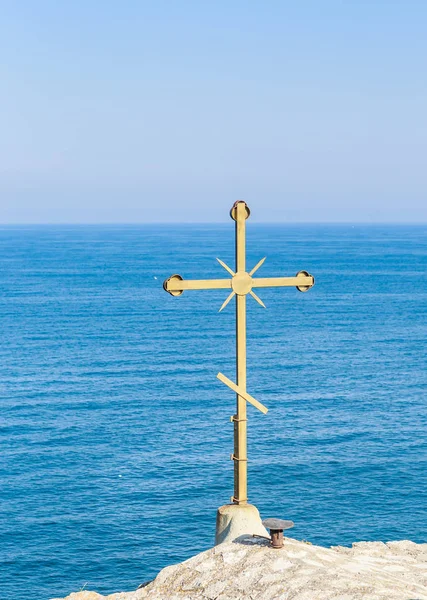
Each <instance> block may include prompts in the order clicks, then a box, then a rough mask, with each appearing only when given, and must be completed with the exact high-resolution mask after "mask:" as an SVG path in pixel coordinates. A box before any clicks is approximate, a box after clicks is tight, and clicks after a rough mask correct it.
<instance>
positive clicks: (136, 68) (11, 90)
mask: <svg viewBox="0 0 427 600" xmlns="http://www.w3.org/2000/svg"><path fill="white" fill-rule="evenodd" d="M426 25H427V2H425V0H419V1H413V0H406V1H393V0H384V1H377V0H368V1H365V0H353V1H351V0H348V1H346V0H341V1H338V0H322V1H319V0H313V1H309V0H301V1H299V2H295V1H292V2H290V1H289V2H288V1H286V0H281V1H269V0H264V1H256V2H253V1H250V0H245V1H240V0H236V1H234V0H225V1H223V0H216V1H215V2H213V1H212V2H209V1H204V0H198V1H187V0H175V1H164V0H152V1H150V2H148V1H144V0H123V1H121V2H117V1H109V0H102V1H101V0H84V1H82V0H73V2H58V1H57V0H53V1H48V0H33V1H25V0H18V1H17V0H3V1H2V2H1V18H0V55H1V60H0V223H3V224H8V223H147V222H156V223H168V222H224V221H228V219H229V216H228V211H229V208H230V206H231V205H232V203H233V202H234V201H235V200H237V199H244V200H246V202H247V203H248V205H249V206H250V207H251V211H252V217H251V220H252V219H253V220H254V221H258V222H368V223H371V222H372V223H375V222H397V223H399V222H427V158H426V157H427V35H426Z"/></svg>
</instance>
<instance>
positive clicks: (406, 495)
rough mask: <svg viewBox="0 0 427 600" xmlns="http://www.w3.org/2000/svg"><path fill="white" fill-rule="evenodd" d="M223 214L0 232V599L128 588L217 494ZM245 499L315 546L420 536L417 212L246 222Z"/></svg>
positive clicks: (167, 553)
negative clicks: (251, 399)
mask: <svg viewBox="0 0 427 600" xmlns="http://www.w3.org/2000/svg"><path fill="white" fill-rule="evenodd" d="M233 240H234V232H233V224H232V222H230V224H229V225H226V224H224V225H215V226H195V225H192V226H189V225H188V226H116V227H108V226H103V227H101V226H73V227H71V226H56V227H51V226H49V227H48V226H40V227H2V228H0V333H1V345H0V399H1V414H0V417H1V428H0V444H1V454H0V462H1V464H0V486H1V503H0V523H1V526H0V557H1V570H0V596H1V598H2V600H12V599H16V598H19V599H20V600H30V599H31V600H38V599H40V600H41V599H46V598H52V597H58V596H65V595H66V594H68V593H70V592H71V591H78V590H80V589H82V588H84V589H94V590H97V591H98V592H100V593H111V592H114V591H119V590H131V589H135V588H136V587H137V586H138V585H139V584H140V583H141V582H143V581H146V580H147V579H150V578H152V577H153V576H155V575H156V573H157V572H158V571H159V570H160V569H161V568H162V567H164V566H166V565H169V564H171V563H174V562H177V561H181V560H183V559H186V558H188V557H190V556H191V555H193V554H195V553H197V552H200V551H202V550H205V549H207V548H209V547H210V546H211V545H212V542H213V536H214V527H215V512H216V509H217V507H218V506H220V505H222V504H224V503H227V502H228V501H229V498H230V495H231V494H232V492H233V465H232V462H231V461H230V460H229V454H230V452H232V449H233V442H232V435H233V432H232V425H231V423H230V421H229V417H230V415H232V414H233V413H234V403H235V398H234V394H233V393H232V392H230V390H228V388H226V387H225V386H224V385H223V384H221V383H220V382H219V381H218V380H217V379H216V377H215V376H216V373H217V372H218V371H222V372H223V373H225V374H226V375H227V376H228V377H230V378H231V379H234V368H235V364H234V352H235V350H234V303H230V304H229V305H228V306H227V308H226V309H225V310H224V311H223V312H222V313H220V314H218V308H219V307H220V305H221V303H222V302H223V300H224V299H225V297H226V292H225V291H221V290H219V291H197V292H185V293H184V294H183V295H182V296H181V297H179V298H173V297H172V296H170V295H169V294H167V293H165V292H164V291H163V289H162V282H163V279H165V278H166V277H167V276H169V275H170V274H172V273H180V274H181V275H183V276H184V277H185V278H211V277H212V278H218V277H224V276H225V277H227V274H226V273H225V271H223V270H222V269H221V267H220V266H219V265H218V264H217V262H216V261H215V257H216V256H218V257H220V258H222V259H223V260H224V261H226V262H227V263H228V264H230V265H233V264H234V258H233V253H234V242H233ZM247 249H248V265H249V266H252V265H255V263H256V262H258V260H259V259H260V258H261V257H262V256H264V255H267V260H266V262H265V263H264V265H263V266H262V267H261V270H260V271H259V272H258V274H259V276H265V277H268V276H279V275H282V276H283V275H293V274H295V273H296V272H297V271H299V270H300V269H306V270H308V271H309V272H311V273H312V274H314V275H315V277H316V285H315V287H314V288H313V289H312V290H310V291H309V292H308V293H306V294H301V293H299V292H298V291H296V290H295V289H263V290H259V295H260V296H261V297H262V299H263V300H264V302H265V304H266V305H267V310H264V309H262V308H261V307H260V306H259V305H258V304H256V303H255V302H254V301H253V300H252V299H251V298H248V391H249V392H250V393H251V394H252V395H253V396H255V397H256V398H257V399H258V400H260V401H261V402H263V403H264V404H266V405H267V406H268V407H269V412H268V414H267V415H262V414H261V413H259V412H258V411H256V410H255V409H253V408H252V407H251V406H249V407H248V412H249V423H248V426H249V434H248V443H249V458H250V462H249V499H250V501H251V502H253V503H254V504H256V505H257V506H258V508H259V509H260V512H261V515H262V517H269V516H274V517H282V518H286V519H292V520H294V521H295V524H296V525H295V528H294V529H293V530H292V532H291V535H292V536H293V537H296V538H298V539H307V540H310V541H311V542H313V543H316V544H323V545H331V544H343V545H349V544H351V542H353V541H357V540H383V541H387V540H396V539H405V538H409V539H412V540H414V541H416V542H425V541H426V531H427V511H426V492H427V476H426V462H427V444H426V431H427V408H426V394H427V369H426V367H427V359H426V337H427V276H426V271H427V226H365V225H354V226H352V225H339V226H338V225H334V226H332V225H315V226H314V225H312V226H310V225H280V226H279V225H277V226H265V225H264V226H262V225H256V224H251V222H250V221H248V232H247Z"/></svg>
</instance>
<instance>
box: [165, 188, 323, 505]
mask: <svg viewBox="0 0 427 600" xmlns="http://www.w3.org/2000/svg"><path fill="white" fill-rule="evenodd" d="M249 215H250V211H249V208H248V206H247V204H246V202H243V201H242V200H239V201H237V202H235V203H234V205H233V207H232V208H231V211H230V216H231V218H232V219H233V220H234V221H235V222H236V271H235V272H234V271H232V270H231V269H230V267H228V266H227V265H226V264H225V263H224V262H223V261H222V260H220V259H219V258H217V261H218V262H219V264H220V265H221V266H222V267H224V269H225V270H226V271H228V273H229V274H230V275H231V279H197V280H184V279H183V278H182V277H181V275H172V276H171V277H169V279H166V281H165V282H164V283H163V287H164V289H165V290H166V291H167V292H169V294H172V296H180V295H181V294H182V293H183V291H184V290H213V289H225V290H226V289H231V290H232V291H231V292H230V294H229V296H228V297H227V298H226V300H225V302H224V303H223V305H222V306H221V308H220V309H219V310H220V311H221V310H223V308H225V307H226V306H227V304H228V303H229V302H230V300H231V299H232V298H233V297H234V296H236V337H237V342H236V375H237V384H235V383H233V382H232V381H231V380H230V379H228V377H226V376H225V375H223V374H222V373H218V375H217V377H218V379H219V380H220V381H222V382H223V383H225V385H227V386H228V387H229V388H230V389H231V390H233V391H234V392H235V393H236V397H237V411H236V414H235V415H233V416H232V417H231V421H232V422H233V423H234V453H233V454H232V455H231V458H232V459H233V460H234V496H232V498H231V501H232V502H233V503H235V504H246V503H247V500H248V499H247V461H248V458H247V438H246V431H247V415H246V402H249V403H250V404H252V405H253V406H255V407H256V408H258V410H260V411H261V412H263V413H264V414H265V413H266V412H267V410H268V409H267V408H266V407H265V406H264V405H263V404H261V403H260V402H258V401H257V400H255V398H253V397H252V396H250V395H249V394H248V393H247V391H246V296H247V294H250V295H251V296H252V298H254V299H255V300H256V301H257V302H258V303H259V304H260V305H261V306H263V307H264V308H265V305H264V303H263V301H262V300H261V299H260V298H259V297H258V296H257V295H256V294H255V292H254V291H253V288H263V287H293V286H295V287H296V288H297V290H299V291H300V292H306V291H307V290H309V289H310V288H311V287H313V285H314V277H313V276H312V275H310V274H309V273H307V271H299V272H298V273H297V274H296V276H295V277H266V278H254V277H252V276H253V274H254V273H255V272H256V271H257V270H258V269H259V268H260V266H261V265H262V264H263V262H264V261H265V258H262V259H261V260H260V261H259V262H258V263H257V264H256V265H255V266H254V268H253V269H251V270H250V271H249V273H248V272H247V271H246V240H245V234H246V232H245V225H246V223H245V221H246V219H247V218H248V217H249Z"/></svg>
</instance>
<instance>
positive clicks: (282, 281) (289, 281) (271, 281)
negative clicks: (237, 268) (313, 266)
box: [252, 275, 314, 288]
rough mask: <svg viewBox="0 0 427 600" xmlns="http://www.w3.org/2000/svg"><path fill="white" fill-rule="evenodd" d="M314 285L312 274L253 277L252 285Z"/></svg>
mask: <svg viewBox="0 0 427 600" xmlns="http://www.w3.org/2000/svg"><path fill="white" fill-rule="evenodd" d="M313 285H314V277H313V276H312V275H307V276H299V277H259V278H256V277H253V278H252V287H259V288H261V287H263V288H264V287H300V286H304V287H305V286H310V287H312V286H313Z"/></svg>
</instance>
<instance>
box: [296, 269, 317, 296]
mask: <svg viewBox="0 0 427 600" xmlns="http://www.w3.org/2000/svg"><path fill="white" fill-rule="evenodd" d="M296 277H297V278H301V279H305V278H306V277H311V279H312V282H311V283H309V284H307V283H304V285H297V286H296V288H297V290H298V291H299V292H308V290H309V289H310V288H312V287H313V285H314V277H313V275H310V273H309V272H308V271H298V273H297V274H296Z"/></svg>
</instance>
